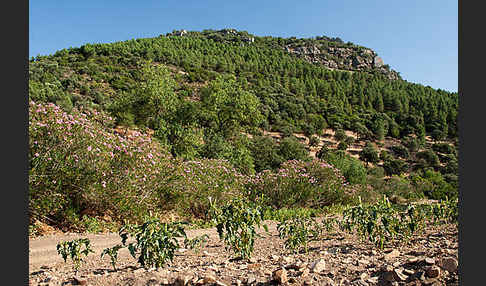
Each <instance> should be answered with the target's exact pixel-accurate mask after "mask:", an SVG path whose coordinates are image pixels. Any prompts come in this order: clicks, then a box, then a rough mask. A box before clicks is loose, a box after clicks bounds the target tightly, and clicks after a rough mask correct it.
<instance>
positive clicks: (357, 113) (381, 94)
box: [29, 29, 458, 228]
mask: <svg viewBox="0 0 486 286" xmlns="http://www.w3.org/2000/svg"><path fill="white" fill-rule="evenodd" d="M29 100H30V101H31V103H30V118H29V119H30V120H29V134H30V135H29V136H30V149H29V156H30V173H29V188H30V190H31V197H30V205H29V208H30V212H31V219H32V221H31V223H32V225H34V222H35V221H36V220H40V221H43V222H46V223H49V224H53V225H61V226H63V227H67V228H69V227H73V226H77V227H79V228H83V227H85V225H86V224H87V223H88V222H87V221H83V218H82V217H83V216H82V213H84V214H85V213H89V212H91V214H92V216H93V217H95V216H97V215H101V214H104V213H106V211H107V210H110V211H111V212H112V213H113V214H112V216H113V218H114V219H115V220H118V221H122V220H123V219H124V218H130V217H132V218H133V217H137V218H140V217H141V214H142V213H144V212H145V213H146V212H147V211H148V210H157V211H160V212H168V211H172V212H177V213H178V215H181V214H185V215H188V216H189V217H192V218H202V217H204V212H205V210H206V209H207V201H206V200H207V197H208V196H211V195H213V194H212V193H211V192H216V191H217V192H218V196H220V198H221V199H222V200H225V199H227V198H229V197H232V196H234V195H235V194H240V193H242V192H243V193H244V190H245V189H248V188H249V184H253V183H255V180H256V179H255V178H260V177H261V176H263V175H262V174H265V172H266V171H265V170H267V171H268V172H274V173H275V174H276V176H278V174H280V173H279V172H280V171H281V170H283V169H286V168H287V169H292V167H291V166H293V165H292V164H294V163H289V162H294V161H297V162H299V163H295V164H302V166H304V167H303V168H304V169H306V172H309V173H310V172H311V170H314V169H313V168H316V167H315V166H314V165H312V164H314V163H312V162H326V164H327V163H329V164H330V166H332V168H333V170H334V169H335V171H336V172H339V173H340V174H342V176H343V178H344V180H346V181H347V182H348V183H349V184H350V185H351V187H352V188H353V189H352V190H351V189H349V190H348V189H346V190H343V191H342V195H340V197H339V198H333V199H329V200H328V199H326V200H325V201H326V202H327V203H326V204H321V205H319V204H317V203H315V201H322V200H317V199H316V200H315V201H313V200H311V199H309V198H306V199H303V198H299V199H297V198H296V199H295V200H296V201H290V200H289V202H288V205H286V206H287V207H314V208H320V207H323V206H325V205H329V204H332V203H347V202H355V201H356V197H357V195H361V196H362V197H363V198H366V199H368V200H369V201H373V200H375V199H376V198H377V197H379V196H380V195H381V194H386V195H387V196H392V197H396V198H397V200H399V199H407V200H412V199H417V198H421V197H424V196H425V197H428V198H433V199H441V198H445V197H446V196H448V197H455V196H457V181H458V180H457V156H458V154H457V140H458V132H457V114H458V94H457V93H450V92H446V91H443V90H436V89H433V88H431V87H425V86H423V85H420V84H414V83H410V82H407V81H405V80H403V79H402V78H401V77H400V76H399V73H398V72H396V71H394V70H392V69H391V68H390V67H389V66H388V65H385V64H384V63H383V61H382V60H381V58H380V57H379V56H378V55H377V53H376V52H374V51H373V50H371V49H369V48H366V47H362V46H359V45H356V44H353V43H349V42H348V43H344V42H343V41H342V40H341V39H339V38H329V37H326V36H318V37H315V38H312V39H297V38H295V37H292V38H277V37H270V36H265V37H259V36H255V35H252V34H250V33H248V32H245V31H236V30H233V29H224V30H220V31H214V30H204V31H202V32H197V31H185V30H181V31H173V32H172V33H167V34H166V35H160V36H159V37H155V38H144V39H134V40H129V41H124V42H116V43H109V44H86V45H83V46H81V47H74V48H69V49H63V50H60V51H58V52H56V53H55V54H53V55H47V56H38V57H36V58H32V59H31V60H30V61H29ZM49 103H51V104H52V105H49ZM70 128H73V129H70ZM120 130H128V135H130V136H128V135H127V134H126V133H125V132H121V131H120ZM245 134H246V135H248V136H246V135H245ZM298 138H300V140H299V139H298ZM139 139H140V140H141V141H138V140H139ZM67 142H69V144H68V143H67ZM88 147H89V150H88V151H89V152H91V150H96V152H98V153H96V154H97V157H96V156H91V155H89V154H90V153H88V155H86V154H85V153H86V148H88ZM130 152H134V153H133V154H135V155H133V156H132V155H127V154H132V153H130ZM74 155H76V156H77V157H73V156H74ZM316 157H317V158H318V159H319V160H320V161H319V160H317V159H316ZM353 157H354V158H353ZM313 158H314V159H315V160H314V161H313V160H312V159H313ZM316 160H317V161H316ZM286 164H287V165H286ZM316 164H317V163H316ZM322 164H324V163H322ZM299 166H300V165H299ZM322 166H324V165H321V167H322ZM325 166H326V167H325V168H328V167H327V165H325ZM329 168H331V167H329ZM189 170H191V172H193V173H190V172H189ZM326 170H327V169H326ZM198 171H200V172H201V173H197V172H198ZM204 172H207V173H204ZM333 172H334V171H333ZM189 173H190V175H188V174H189ZM100 174H103V175H100ZM169 175H170V176H169ZM190 176H197V180H196V179H195V178H194V177H190ZM315 176H317V175H315ZM169 177H170V179H169ZM332 178H333V180H334V179H335V180H338V179H337V178H340V177H339V176H336V177H332ZM267 179H268V180H271V179H270V178H267ZM339 180H340V179H339ZM324 181H325V180H324V179H322V181H320V182H319V184H320V185H314V182H313V183H311V185H310V186H311V187H312V188H316V190H321V189H322V184H324V183H323V182H324ZM188 182H191V183H188ZM196 182H197V183H196ZM259 183H261V182H259ZM267 183H268V182H267V181H266V182H263V183H261V184H262V185H261V186H260V187H261V188H270V187H269V186H270V184H267ZM255 184H256V183H255ZM266 184H267V185H266ZM211 188H213V189H211ZM320 188H321V189H320ZM174 190H177V192H176V191H174ZM284 191H286V192H287V191H288V192H289V193H291V194H295V193H298V192H299V191H298V190H297V189H289V190H282V192H283V193H284ZM340 194H341V193H340ZM198 200H202V202H201V203H200V204H199V203H196V202H197V201H198ZM299 200H300V201H299ZM275 201H278V200H277V199H276V198H275ZM311 201H312V202H311ZM134 206H136V208H134ZM189 210H190V211H189ZM86 219H88V218H86ZM83 225H84V226H83Z"/></svg>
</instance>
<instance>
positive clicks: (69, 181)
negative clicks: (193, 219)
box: [29, 101, 175, 223]
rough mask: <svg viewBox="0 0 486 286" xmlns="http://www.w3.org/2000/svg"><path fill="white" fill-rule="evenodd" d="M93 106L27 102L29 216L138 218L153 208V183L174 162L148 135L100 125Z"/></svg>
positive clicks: (166, 176) (103, 120)
mask: <svg viewBox="0 0 486 286" xmlns="http://www.w3.org/2000/svg"><path fill="white" fill-rule="evenodd" d="M112 124H113V119H112V118H110V117H108V116H105V115H103V114H102V113H98V112H96V111H88V110H85V111H84V112H81V111H78V110H73V112H72V114H68V113H66V112H64V111H62V110H61V109H60V108H59V107H58V106H56V105H54V104H43V103H35V102H34V101H30V103H29V210H30V213H31V218H35V219H40V220H46V219H48V220H51V221H55V222H57V223H63V222H66V223H69V220H70V219H72V218H74V217H76V216H78V215H79V214H80V212H81V211H83V210H91V211H92V212H94V213H97V214H103V213H104V212H105V211H106V210H108V209H110V210H112V211H113V212H114V215H115V216H116V217H117V218H119V219H122V218H131V219H136V218H138V217H140V215H141V214H142V213H144V212H146V211H148V210H150V209H156V208H157V207H158V205H159V202H157V201H156V200H154V196H153V194H154V189H163V188H164V186H165V185H166V182H167V180H170V179H171V178H172V177H173V175H172V169H174V168H175V167H174V162H173V161H172V158H171V157H170V155H169V154H168V153H167V152H166V151H165V150H164V149H163V148H162V147H161V146H160V145H158V144H156V143H155V142H154V141H152V139H151V138H150V137H148V136H146V135H143V134H142V133H140V132H133V133H132V137H131V138H130V139H127V138H124V137H123V136H121V135H119V134H117V133H114V132H112V131H109V129H107V128H105V127H104V126H110V125H112Z"/></svg>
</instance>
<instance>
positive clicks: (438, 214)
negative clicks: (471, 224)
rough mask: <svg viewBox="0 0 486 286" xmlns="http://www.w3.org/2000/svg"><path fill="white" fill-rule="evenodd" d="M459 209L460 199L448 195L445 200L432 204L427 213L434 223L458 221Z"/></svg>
mask: <svg viewBox="0 0 486 286" xmlns="http://www.w3.org/2000/svg"><path fill="white" fill-rule="evenodd" d="M458 211H459V207H458V199H457V198H455V199H449V198H448V197H446V198H445V199H444V200H440V201H439V202H437V203H434V204H432V205H430V206H429V210H428V212H427V214H428V217H429V218H431V219H432V221H433V223H434V224H440V223H457V217H458Z"/></svg>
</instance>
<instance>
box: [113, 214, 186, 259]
mask: <svg viewBox="0 0 486 286" xmlns="http://www.w3.org/2000/svg"><path fill="white" fill-rule="evenodd" d="M184 224H185V223H183V222H172V223H162V222H160V220H159V219H158V218H149V219H147V220H146V221H145V222H144V223H143V224H142V225H140V226H139V225H133V224H132V225H131V224H127V225H124V226H123V227H121V228H120V231H119V234H120V236H121V238H122V244H123V245H126V242H127V239H128V237H129V236H132V237H134V238H135V240H136V241H135V242H132V243H129V244H128V250H129V251H130V254H131V255H132V256H133V258H136V259H137V253H138V259H137V260H138V262H139V263H140V264H141V265H142V266H143V267H144V268H150V267H155V268H160V267H162V266H163V265H164V264H165V263H166V262H167V261H168V260H170V261H172V260H173V259H174V253H175V251H176V250H177V249H178V248H180V246H179V242H178V241H177V238H178V237H184V238H186V237H187V236H186V232H185V230H184V227H183V225H184Z"/></svg>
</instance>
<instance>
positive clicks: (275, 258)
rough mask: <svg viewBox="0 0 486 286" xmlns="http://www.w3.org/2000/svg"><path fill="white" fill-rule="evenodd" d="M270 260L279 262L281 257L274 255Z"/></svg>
mask: <svg viewBox="0 0 486 286" xmlns="http://www.w3.org/2000/svg"><path fill="white" fill-rule="evenodd" d="M270 258H271V259H272V260H275V261H278V260H279V258H280V256H278V255H274V254H272V255H271V256H270Z"/></svg>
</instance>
